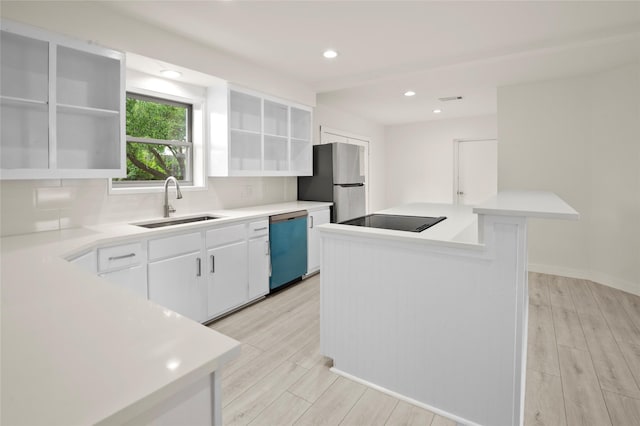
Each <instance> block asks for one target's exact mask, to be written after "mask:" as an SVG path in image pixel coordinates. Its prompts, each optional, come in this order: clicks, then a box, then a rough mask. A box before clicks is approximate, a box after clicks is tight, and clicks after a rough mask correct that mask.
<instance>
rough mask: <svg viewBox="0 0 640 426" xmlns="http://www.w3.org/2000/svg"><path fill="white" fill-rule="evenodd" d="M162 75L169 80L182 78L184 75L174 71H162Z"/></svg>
mask: <svg viewBox="0 0 640 426" xmlns="http://www.w3.org/2000/svg"><path fill="white" fill-rule="evenodd" d="M160 74H162V75H163V76H165V77H167V78H180V77H182V73H181V72H178V71H174V70H162V71H160Z"/></svg>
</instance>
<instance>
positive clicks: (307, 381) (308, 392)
mask: <svg viewBox="0 0 640 426" xmlns="http://www.w3.org/2000/svg"><path fill="white" fill-rule="evenodd" d="M337 378H338V375H337V374H334V373H332V372H331V371H329V368H328V367H326V366H324V365H319V366H316V367H314V368H312V369H311V370H309V371H307V372H306V373H305V374H304V375H303V376H302V377H300V379H298V381H297V382H295V383H293V384H292V385H291V386H289V389H288V390H289V392H291V393H292V394H294V395H296V396H299V397H300V398H302V399H304V400H306V401H309V402H311V403H313V402H315V401H316V400H317V399H318V398H319V397H320V395H322V394H323V393H324V392H325V391H326V390H327V388H329V386H331V385H332V384H333V382H335V381H336V379H337Z"/></svg>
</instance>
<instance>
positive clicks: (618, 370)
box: [579, 314, 640, 398]
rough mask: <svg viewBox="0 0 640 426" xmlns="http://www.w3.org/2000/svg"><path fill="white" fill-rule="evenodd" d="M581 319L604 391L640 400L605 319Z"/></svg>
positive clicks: (586, 316) (639, 395) (583, 315)
mask: <svg viewBox="0 0 640 426" xmlns="http://www.w3.org/2000/svg"><path fill="white" fill-rule="evenodd" d="M579 317H580V322H581V323H582V328H583V330H584V335H585V339H586V341H587V346H588V347H589V353H590V354H591V358H592V360H593V365H594V367H595V371H596V374H597V375H598V379H599V380H600V386H601V387H602V389H605V390H608V391H612V392H617V393H621V394H623V395H627V396H630V397H633V398H640V388H638V385H637V384H636V382H635V379H634V378H633V375H632V374H631V371H630V370H629V367H628V365H627V363H626V361H625V358H624V355H623V354H622V351H621V350H620V348H619V346H618V343H617V342H616V340H615V339H614V337H613V335H612V334H611V331H610V329H609V327H608V326H607V323H606V321H605V320H604V318H603V317H601V316H598V315H589V314H579Z"/></svg>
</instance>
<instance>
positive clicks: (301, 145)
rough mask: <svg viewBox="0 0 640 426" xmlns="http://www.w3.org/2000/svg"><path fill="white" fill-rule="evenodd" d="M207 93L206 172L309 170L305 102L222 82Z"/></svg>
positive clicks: (260, 173)
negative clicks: (280, 97) (279, 97)
mask: <svg viewBox="0 0 640 426" xmlns="http://www.w3.org/2000/svg"><path fill="white" fill-rule="evenodd" d="M208 97H209V112H210V117H209V118H210V119H209V126H210V128H209V130H210V131H209V141H210V143H209V150H210V152H209V175H210V176H310V175H311V174H312V173H313V166H312V155H313V153H312V141H311V108H310V107H307V106H304V105H298V104H293V103H291V102H288V101H284V100H282V99H277V98H273V97H270V96H266V95H262V94H260V93H257V92H251V91H247V90H244V89H237V88H233V87H231V88H228V87H227V86H226V85H224V88H221V87H211V88H209V95H208ZM221 117H227V118H228V120H227V122H226V123H225V122H224V121H223V120H222V119H221Z"/></svg>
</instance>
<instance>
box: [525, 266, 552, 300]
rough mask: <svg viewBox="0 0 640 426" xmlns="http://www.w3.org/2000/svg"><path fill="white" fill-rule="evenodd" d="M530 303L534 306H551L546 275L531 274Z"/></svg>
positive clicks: (529, 278)
mask: <svg viewBox="0 0 640 426" xmlns="http://www.w3.org/2000/svg"><path fill="white" fill-rule="evenodd" d="M528 281H529V303H531V304H532V305H543V306H551V301H550V299H549V284H548V283H549V282H548V280H547V278H546V275H545V274H539V273H536V272H529V277H528Z"/></svg>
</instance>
